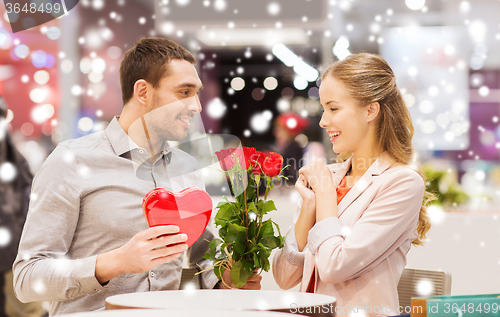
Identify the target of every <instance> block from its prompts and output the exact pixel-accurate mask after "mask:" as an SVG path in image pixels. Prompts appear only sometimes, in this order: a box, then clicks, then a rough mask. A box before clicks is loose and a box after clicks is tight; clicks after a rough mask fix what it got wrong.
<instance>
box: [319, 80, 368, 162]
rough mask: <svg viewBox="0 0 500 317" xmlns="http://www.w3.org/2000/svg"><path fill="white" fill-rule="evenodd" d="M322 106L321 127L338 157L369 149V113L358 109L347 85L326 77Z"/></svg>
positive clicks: (320, 94) (321, 96) (321, 98)
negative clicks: (361, 147)
mask: <svg viewBox="0 0 500 317" xmlns="http://www.w3.org/2000/svg"><path fill="white" fill-rule="evenodd" d="M319 97H320V100H321V105H322V106H323V115H322V116H321V120H320V122H319V125H320V127H322V128H323V129H325V130H326V132H327V133H328V135H329V136H330V141H331V142H332V144H333V151H334V152H335V153H344V152H356V150H357V149H358V148H360V146H366V144H364V143H366V142H367V140H366V139H367V138H366V136H367V133H368V115H367V114H368V110H367V107H365V106H363V107H362V106H359V105H358V102H357V101H356V100H354V99H353V98H352V97H351V96H350V95H349V94H348V92H347V89H346V88H345V86H344V84H343V83H342V82H340V81H339V80H337V79H335V78H333V77H332V76H328V77H326V78H325V79H324V80H323V81H322V82H321V86H320V88H319Z"/></svg>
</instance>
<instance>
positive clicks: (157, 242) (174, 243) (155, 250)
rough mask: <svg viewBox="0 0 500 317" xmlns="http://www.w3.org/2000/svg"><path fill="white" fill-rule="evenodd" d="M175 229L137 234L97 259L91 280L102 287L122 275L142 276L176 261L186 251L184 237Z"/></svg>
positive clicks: (150, 229)
mask: <svg viewBox="0 0 500 317" xmlns="http://www.w3.org/2000/svg"><path fill="white" fill-rule="evenodd" d="M178 232H179V227H177V226H158V227H152V228H149V229H147V230H144V231H141V232H139V233H137V234H136V235H135V236H134V237H132V239H130V240H129V241H128V242H127V243H125V244H124V245H123V246H121V247H119V248H118V249H115V250H112V251H109V252H106V253H103V254H99V255H98V256H97V261H96V268H95V277H96V278H97V280H98V281H99V283H101V284H103V283H106V282H107V281H109V280H111V279H112V278H114V277H116V276H118V275H120V274H122V273H142V272H146V271H149V270H151V269H152V268H154V267H156V266H158V265H160V264H163V263H166V262H170V261H173V260H175V259H177V258H178V257H179V256H180V254H181V253H182V252H183V251H185V250H187V248H188V246H187V244H185V243H183V242H185V241H186V240H187V235H185V234H178Z"/></svg>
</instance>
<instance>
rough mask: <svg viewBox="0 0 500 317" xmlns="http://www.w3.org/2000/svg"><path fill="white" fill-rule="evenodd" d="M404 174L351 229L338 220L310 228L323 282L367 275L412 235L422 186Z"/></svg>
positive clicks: (412, 175) (384, 189)
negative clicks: (344, 226) (343, 226)
mask: <svg viewBox="0 0 500 317" xmlns="http://www.w3.org/2000/svg"><path fill="white" fill-rule="evenodd" d="M403 171H404V172H398V173H395V174H396V175H395V176H394V177H390V178H388V180H387V182H386V185H385V186H383V187H382V188H381V190H380V191H379V193H378V194H377V195H376V197H375V198H374V199H373V201H372V202H371V203H370V205H369V206H368V208H367V209H366V210H365V211H364V212H363V214H362V216H361V217H360V219H359V220H358V221H357V222H356V223H355V224H354V225H353V226H352V228H342V225H341V224H340V222H339V219H338V218H337V217H330V218H327V219H324V220H322V221H320V222H319V223H317V224H315V225H314V227H313V228H311V230H310V231H309V235H308V243H309V249H310V250H311V252H312V253H313V254H315V264H316V268H317V270H318V273H319V277H320V278H321V280H322V281H324V282H325V283H331V284H337V283H341V282H344V281H346V280H350V279H353V278H356V277H358V276H360V275H362V274H364V273H366V272H368V271H370V270H371V269H373V268H374V267H376V266H377V265H379V264H380V263H381V262H382V261H383V260H385V259H386V258H387V257H388V256H389V255H390V254H391V253H392V252H394V250H396V249H397V248H399V247H400V245H401V243H403V242H404V241H406V240H407V239H408V237H409V236H410V235H412V234H413V233H414V231H415V229H416V224H417V222H418V217H419V211H420V207H421V205H422V198H423V194H424V189H425V186H424V182H423V180H422V178H421V177H420V176H419V175H418V174H417V173H415V172H414V171H411V170H407V169H404V170H403Z"/></svg>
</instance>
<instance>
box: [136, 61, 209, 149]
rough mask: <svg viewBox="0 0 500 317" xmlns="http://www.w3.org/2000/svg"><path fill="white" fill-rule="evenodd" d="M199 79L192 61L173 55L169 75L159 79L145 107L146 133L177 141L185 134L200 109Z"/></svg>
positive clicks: (200, 85)
mask: <svg viewBox="0 0 500 317" xmlns="http://www.w3.org/2000/svg"><path fill="white" fill-rule="evenodd" d="M201 88H202V83H201V80H200V78H199V77H198V73H197V71H196V69H195V68H194V65H193V64H191V63H190V62H188V61H186V60H180V59H174V60H172V61H170V63H169V70H168V75H167V76H165V77H163V78H162V79H160V81H159V83H158V85H157V86H156V88H155V89H154V90H153V95H152V102H151V103H150V104H149V105H148V107H147V112H148V114H147V115H145V117H147V126H148V129H149V133H150V134H153V135H154V137H155V138H157V139H160V140H172V141H180V140H182V139H184V138H185V137H186V136H187V133H188V129H189V127H190V124H191V123H190V121H191V119H192V118H193V117H194V115H195V114H196V113H197V112H201V104H200V100H199V99H198V91H199V90H200V89H201Z"/></svg>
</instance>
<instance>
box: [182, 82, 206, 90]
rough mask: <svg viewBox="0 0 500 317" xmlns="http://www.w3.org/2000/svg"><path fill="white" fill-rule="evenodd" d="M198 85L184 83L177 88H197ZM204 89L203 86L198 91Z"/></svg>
mask: <svg viewBox="0 0 500 317" xmlns="http://www.w3.org/2000/svg"><path fill="white" fill-rule="evenodd" d="M196 87H197V85H195V84H191V83H182V84H179V85H177V86H176V87H175V88H196ZM203 88H205V87H204V86H203V85H202V86H201V87H200V89H198V91H200V90H202V89H203Z"/></svg>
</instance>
